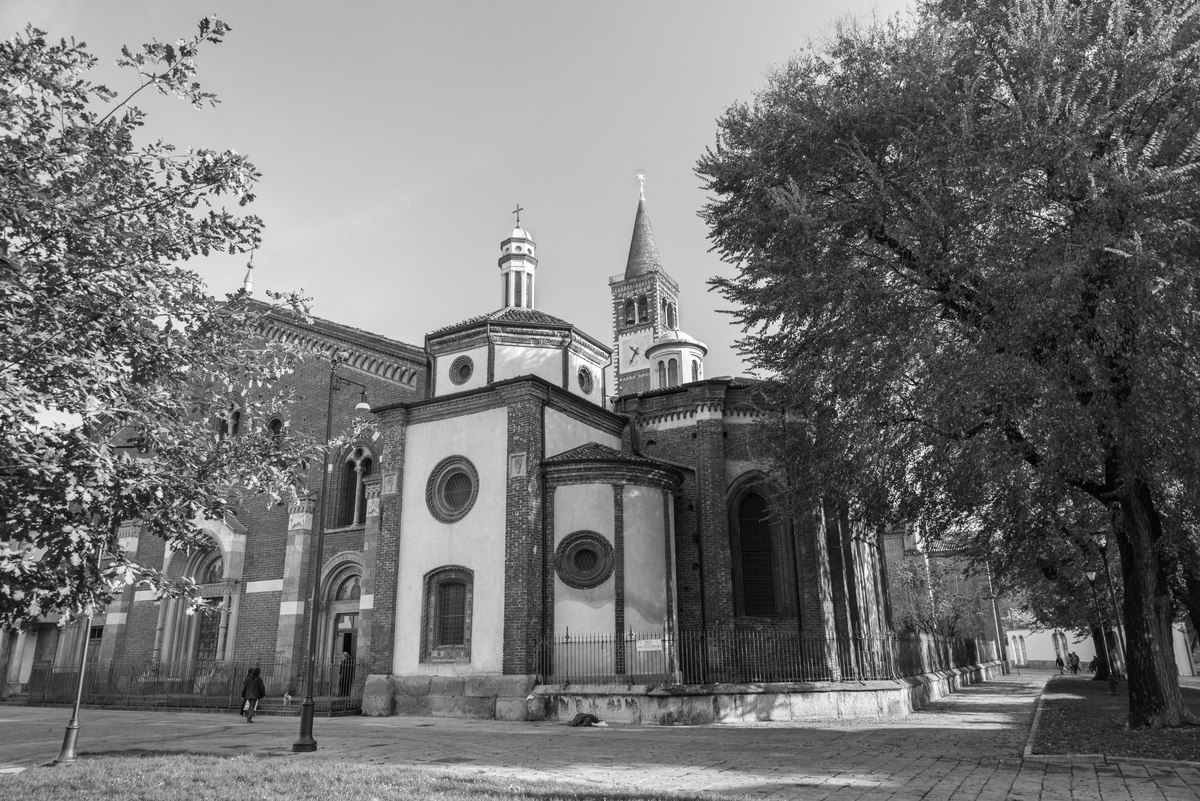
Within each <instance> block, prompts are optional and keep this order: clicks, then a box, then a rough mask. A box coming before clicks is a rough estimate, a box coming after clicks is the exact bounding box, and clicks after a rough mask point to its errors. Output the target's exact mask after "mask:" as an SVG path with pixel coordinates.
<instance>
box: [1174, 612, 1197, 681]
mask: <svg viewBox="0 0 1200 801" xmlns="http://www.w3.org/2000/svg"><path fill="white" fill-rule="evenodd" d="M1171 645H1172V647H1173V648H1174V650H1175V667H1176V668H1178V670H1179V675H1180V676H1195V675H1196V667H1197V665H1196V663H1195V662H1194V661H1192V660H1193V656H1194V655H1193V654H1192V649H1191V646H1189V645H1188V634H1187V627H1186V626H1184V624H1182V623H1176V624H1175V625H1174V626H1172V627H1171Z"/></svg>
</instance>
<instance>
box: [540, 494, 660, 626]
mask: <svg viewBox="0 0 1200 801" xmlns="http://www.w3.org/2000/svg"><path fill="white" fill-rule="evenodd" d="M660 503H661V501H660ZM580 530H587V531H595V532H596V533H597V534H600V535H601V536H603V537H604V538H605V539H606V540H608V541H609V543H612V541H613V488H612V486H611V485H609V484H569V485H567V486H565V487H558V488H556V489H555V490H554V547H555V548H556V549H557V548H558V545H559V543H561V542H562V541H563V538H564V537H566V536H567V535H569V534H572V533H574V532H576V531H580ZM615 625H616V581H615V578H614V577H613V576H610V577H609V579H608V580H607V581H605V582H604V583H603V584H601V585H600V586H599V587H593V588H592V589H588V590H579V589H575V588H574V587H570V586H568V585H567V584H565V583H563V580H562V579H560V578H559V577H558V575H557V573H556V574H555V576H554V636H555V637H561V636H563V635H565V634H566V633H567V632H568V631H570V632H571V633H572V634H603V635H611V634H612V633H613V631H614V627H615Z"/></svg>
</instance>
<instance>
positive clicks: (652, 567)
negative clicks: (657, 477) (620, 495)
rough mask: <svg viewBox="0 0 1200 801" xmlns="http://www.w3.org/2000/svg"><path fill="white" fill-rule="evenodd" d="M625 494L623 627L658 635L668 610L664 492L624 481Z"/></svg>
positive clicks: (636, 631)
mask: <svg viewBox="0 0 1200 801" xmlns="http://www.w3.org/2000/svg"><path fill="white" fill-rule="evenodd" d="M624 496H625V497H624V503H625V630H626V631H630V630H632V631H633V632H634V633H635V634H640V633H647V634H657V633H659V632H661V631H663V623H664V621H665V619H666V617H667V611H668V606H667V559H666V556H667V555H666V543H665V538H666V532H665V531H664V528H665V520H664V514H663V508H664V507H663V491H662V490H660V489H653V488H650V487H638V486H632V485H629V484H626V485H625V487H624Z"/></svg>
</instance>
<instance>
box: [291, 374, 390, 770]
mask: <svg viewBox="0 0 1200 801" xmlns="http://www.w3.org/2000/svg"><path fill="white" fill-rule="evenodd" d="M347 358H348V354H347V353H345V351H340V352H338V353H336V354H334V355H333V357H332V358H331V359H330V364H329V402H328V404H327V406H326V409H325V458H324V459H323V460H322V463H321V500H320V503H319V504H317V508H316V510H315V517H316V522H315V528H316V532H315V535H316V542H315V543H314V545H313V557H312V560H313V561H312V594H311V599H312V602H311V603H310V604H309V609H308V670H307V675H306V678H305V688H304V702H303V703H302V704H300V738H299V739H298V740H296V742H294V743H292V751H296V752H301V751H316V750H317V741H316V740H314V739H313V734H312V730H313V711H314V710H315V708H316V705H317V704H316V701H315V700H314V699H313V678H314V674H315V673H316V668H317V601H318V598H319V593H320V584H321V557H322V551H323V550H324V546H325V496H326V494H327V493H328V490H329V471H330V464H329V440H330V438H331V437H332V436H333V394H334V393H335V392H337V391H338V389H339V388H341V387H343V386H355V387H358V389H359V393H358V403H357V404H355V406H354V410H355V411H361V412H369V411H371V406H370V404H368V403H367V397H366V394H367V388H366V387H364V386H363V385H362V384H359V383H358V382H357V381H351V380H350V379H348V378H342V377H341V376H340V375H338V374H337V368H338V365H339V364H341V363H342V362H343V361H345V360H346V359H347Z"/></svg>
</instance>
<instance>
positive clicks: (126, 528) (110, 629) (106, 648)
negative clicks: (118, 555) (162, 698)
mask: <svg viewBox="0 0 1200 801" xmlns="http://www.w3.org/2000/svg"><path fill="white" fill-rule="evenodd" d="M141 530H142V527H141V524H140V523H136V522H130V523H125V524H123V525H122V526H121V527H120V528H119V529H118V530H117V545H118V547H119V548H120V549H121V551H122V552H123V553H124V555H125V556H126V558H128V559H131V560H132V559H136V558H137V549H138V541H139V538H140V535H141ZM133 595H134V593H133V591H132V590H131V589H128V588H127V589H125V590H123V591H122V592H121V593H119V594H118V595H117V597H115V598H114V599H113V601H112V603H110V604H109V605H108V609H107V611H106V613H105V615H104V636H103V637H102V638H101V640H100V648H99V653H97V654H96V660H97V661H99V662H101V663H110V662H112V661H114V660H115V659H118V658H120V656H121V651H122V649H123V646H124V645H125V636H126V633H127V632H128V630H129V629H128V620H129V610H130V609H131V608H132V607H133Z"/></svg>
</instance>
